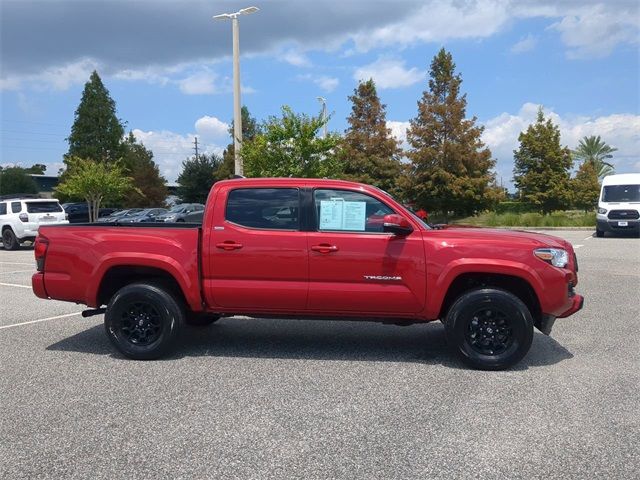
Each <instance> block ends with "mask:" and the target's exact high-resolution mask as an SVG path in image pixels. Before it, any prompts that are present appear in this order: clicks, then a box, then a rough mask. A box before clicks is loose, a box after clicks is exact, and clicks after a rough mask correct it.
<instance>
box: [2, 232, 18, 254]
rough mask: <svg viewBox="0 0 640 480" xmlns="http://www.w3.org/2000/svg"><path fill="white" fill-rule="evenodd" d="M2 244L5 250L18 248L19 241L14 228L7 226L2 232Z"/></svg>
mask: <svg viewBox="0 0 640 480" xmlns="http://www.w3.org/2000/svg"><path fill="white" fill-rule="evenodd" d="M2 245H3V246H4V249H5V250H17V249H18V246H19V243H18V239H17V238H16V234H15V233H13V230H11V229H10V228H7V229H6V230H5V231H4V232H2Z"/></svg>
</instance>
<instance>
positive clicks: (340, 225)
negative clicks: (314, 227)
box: [320, 199, 367, 232]
mask: <svg viewBox="0 0 640 480" xmlns="http://www.w3.org/2000/svg"><path fill="white" fill-rule="evenodd" d="M366 213H367V204H366V202H345V201H344V200H343V199H331V200H322V201H321V202H320V230H352V231H359V232H364V230H365V223H366Z"/></svg>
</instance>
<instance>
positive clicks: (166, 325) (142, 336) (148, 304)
mask: <svg viewBox="0 0 640 480" xmlns="http://www.w3.org/2000/svg"><path fill="white" fill-rule="evenodd" d="M183 323H184V308H183V306H182V303H181V302H180V301H179V300H177V299H176V298H175V297H174V296H173V295H172V294H171V293H170V292H169V291H167V290H165V289H163V288H162V287H159V286H157V285H153V284H149V283H133V284H131V285H127V286H126V287H123V288H121V289H120V290H118V291H117V292H116V294H115V295H114V296H113V298H111V301H110V302H109V305H108V306H107V311H106V313H105V316H104V326H105V330H106V332H107V336H108V337H109V340H111V343H113V345H114V346H115V347H116V348H117V349H118V350H119V351H120V352H122V353H123V354H124V355H125V356H127V357H129V358H133V359H135V360H153V359H156V358H159V357H161V356H163V355H165V354H166V353H167V352H169V350H170V349H171V347H172V346H173V343H174V342H175V340H176V337H177V335H178V332H179V331H180V327H181V326H182V324H183Z"/></svg>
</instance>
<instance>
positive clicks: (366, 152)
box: [340, 79, 402, 193]
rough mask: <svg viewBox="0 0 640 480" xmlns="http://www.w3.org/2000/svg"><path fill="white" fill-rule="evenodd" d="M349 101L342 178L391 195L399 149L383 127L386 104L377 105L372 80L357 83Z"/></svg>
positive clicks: (376, 95) (395, 181)
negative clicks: (376, 188)
mask: <svg viewBox="0 0 640 480" xmlns="http://www.w3.org/2000/svg"><path fill="white" fill-rule="evenodd" d="M349 100H350V101H351V102H352V104H353V105H352V107H351V115H350V116H349V118H347V121H348V122H349V128H348V129H347V130H346V131H345V136H344V140H343V142H342V145H341V147H342V148H341V150H340V160H341V162H342V163H343V165H344V177H345V178H346V179H348V180H353V181H356V182H362V183H368V184H372V185H375V186H376V187H378V188H381V189H383V190H385V191H388V192H392V193H393V191H394V190H396V184H397V180H398V177H399V176H400V172H401V170H402V165H401V163H400V155H401V149H400V146H399V143H398V141H397V140H396V139H395V138H394V137H393V136H392V135H391V130H390V129H389V128H387V121H386V105H384V104H382V103H381V102H380V98H379V97H378V93H377V91H376V85H375V83H374V81H373V80H372V79H369V80H367V81H364V82H360V83H359V84H358V86H357V88H356V89H355V90H354V94H353V95H351V96H349Z"/></svg>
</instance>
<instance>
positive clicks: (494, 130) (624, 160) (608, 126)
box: [482, 103, 640, 185]
mask: <svg viewBox="0 0 640 480" xmlns="http://www.w3.org/2000/svg"><path fill="white" fill-rule="evenodd" d="M544 112H545V117H548V118H551V120H552V121H553V122H554V123H555V124H556V125H558V126H559V127H560V135H561V138H560V142H561V144H562V145H563V146H565V145H566V146H568V147H569V148H575V147H576V146H577V144H578V141H579V140H580V139H581V138H582V137H584V136H590V135H600V136H601V137H602V139H603V140H604V141H605V142H607V143H608V144H609V145H611V146H613V147H616V148H617V149H618V151H617V152H615V154H614V157H613V159H612V163H613V165H614V167H615V169H616V171H617V172H619V173H624V172H631V171H634V169H635V170H636V171H637V170H638V168H637V162H639V161H640V115H634V114H626V113H625V114H612V115H606V116H600V117H587V116H571V115H562V116H561V115H558V114H557V113H555V112H553V110H551V109H548V108H545V110H544ZM537 113H538V105H537V104H534V103H525V104H524V105H523V106H522V107H521V108H520V111H519V112H518V113H517V114H510V113H506V112H505V113H501V114H500V115H498V116H496V117H494V118H492V119H490V120H488V121H487V122H486V123H485V124H484V125H485V131H484V133H483V135H482V139H483V141H484V142H485V143H486V144H487V146H488V147H489V148H490V149H491V152H492V153H493V156H494V158H496V159H497V166H496V170H497V172H498V175H499V176H501V177H502V180H503V182H504V184H505V185H511V179H512V177H513V151H514V150H516V149H517V148H518V146H519V142H518V135H519V134H520V132H522V131H525V130H526V129H527V128H528V126H529V125H531V124H532V123H534V122H535V121H536V116H537ZM634 164H635V165H636V166H635V167H634Z"/></svg>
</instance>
